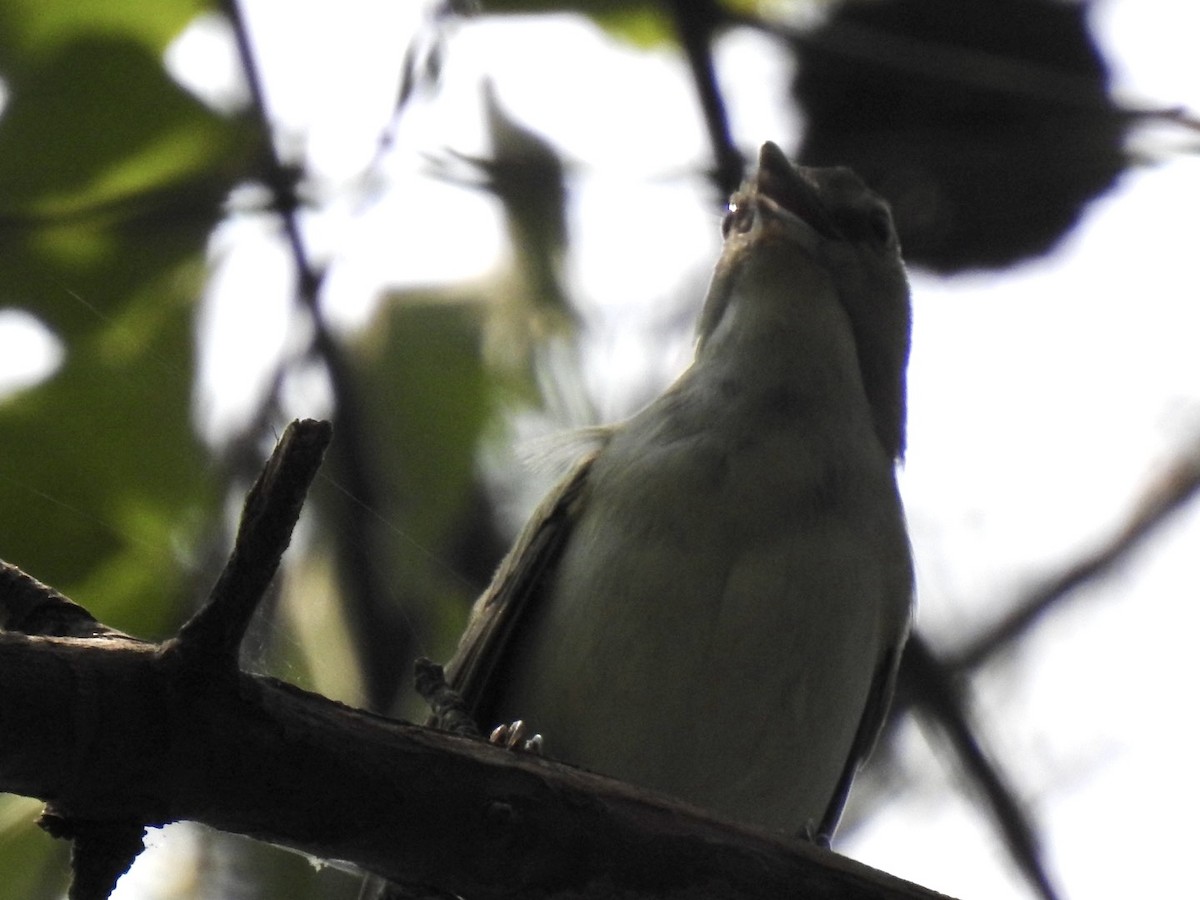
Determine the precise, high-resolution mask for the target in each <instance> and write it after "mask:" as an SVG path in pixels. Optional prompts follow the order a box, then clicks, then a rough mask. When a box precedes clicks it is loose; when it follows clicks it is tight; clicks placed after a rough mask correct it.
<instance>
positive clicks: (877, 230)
mask: <svg viewBox="0 0 1200 900" xmlns="http://www.w3.org/2000/svg"><path fill="white" fill-rule="evenodd" d="M867 227H868V228H869V229H870V232H871V236H872V237H873V238H875V240H877V241H879V243H881V244H886V243H888V241H890V240H891V239H892V217H891V216H890V215H889V214H888V211H887V210H886V209H884V208H883V207H882V206H876V207H875V208H874V209H872V210H871V212H870V213H869V214H868V215H867Z"/></svg>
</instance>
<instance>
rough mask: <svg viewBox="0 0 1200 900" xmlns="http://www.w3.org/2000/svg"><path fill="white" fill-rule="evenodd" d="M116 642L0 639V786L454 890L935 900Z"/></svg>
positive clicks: (438, 739)
mask: <svg viewBox="0 0 1200 900" xmlns="http://www.w3.org/2000/svg"><path fill="white" fill-rule="evenodd" d="M189 669H190V667H188V666H185V665H181V663H180V660H179V658H178V656H176V655H175V654H164V653H162V652H161V649H160V648H159V647H158V646H156V645H152V644H146V643H141V642H137V641H132V640H126V641H119V640H116V639H113V638H106V639H102V640H81V639H75V638H47V637H29V636H26V635H19V634H7V633H5V634H0V721H3V722H4V723H5V727H4V728H3V729H0V789H3V790H5V791H11V792H15V793H21V794H26V795H29V796H35V797H40V798H42V799H45V800H48V801H51V802H53V804H54V808H55V810H56V812H57V813H58V814H59V815H62V816H66V817H69V818H70V819H72V820H75V821H110V822H114V821H115V822H130V821H137V822H146V823H149V824H159V823H164V822H169V821H174V820H177V819H190V820H194V821H199V822H204V823H207V824H209V825H212V826H213V827H216V828H219V829H222V830H225V831H231V832H237V833H240V834H245V835H249V836H251V837H255V838H258V839H260V840H264V841H269V842H272V843H276V844H281V845H284V846H287V847H292V848H295V849H298V850H301V851H303V852H305V853H309V854H313V855H315V856H318V857H321V858H326V859H337V860H346V861H350V862H353V863H355V864H356V865H359V866H362V867H365V868H367V869H369V870H371V871H373V872H376V873H378V874H380V875H383V876H385V877H387V878H389V879H392V880H397V881H401V882H407V883H413V884H423V885H435V886H437V887H438V888H439V889H441V890H449V891H452V892H454V893H456V894H459V895H460V896H464V897H471V898H475V897H503V896H513V895H517V894H525V893H528V892H545V893H547V894H554V893H561V892H568V891H569V892H572V893H573V894H574V895H576V896H609V897H611V896H614V895H620V896H623V897H634V896H647V897H649V896H664V895H675V896H684V895H686V896H692V897H706V896H714V897H715V896H721V897H724V898H741V897H745V898H750V897H779V896H792V897H814V898H816V897H820V898H850V897H855V898H897V897H904V898H933V897H936V896H937V895H935V894H932V893H931V892H928V891H924V890H922V889H920V888H918V887H915V886H913V885H909V884H906V883H904V882H901V881H899V880H898V879H895V878H892V877H890V876H887V875H884V874H882V873H879V872H875V871H873V870H871V869H868V868H866V867H865V866H861V865H859V864H856V863H854V862H852V861H850V860H847V859H844V858H842V857H839V856H836V855H835V854H832V853H828V852H826V851H822V850H819V849H817V848H815V847H811V846H809V845H807V844H802V843H799V842H793V841H787V840H783V839H781V838H776V837H771V836H767V835H763V834H759V833H755V832H752V831H750V830H746V829H741V828H738V827H736V826H732V825H728V824H725V823H722V822H720V821H718V820H715V819H713V818H711V817H709V816H707V815H706V814H704V813H702V812H700V811H698V810H694V809H691V808H687V807H683V806H677V805H672V804H670V803H667V802H664V801H662V800H660V799H657V798H654V797H652V796H650V795H648V794H645V793H643V792H640V791H638V790H636V789H634V788H632V787H629V786H627V785H624V784H622V783H619V782H616V781H613V780H611V779H608V778H604V777H601V776H598V775H592V774H588V773H585V772H582V771H579V770H576V769H572V768H570V767H567V766H563V765H559V764H556V763H553V762H550V761H548V760H544V759H540V758H537V757H532V756H529V755H525V754H515V753H509V752H505V751H502V750H499V749H497V748H494V747H492V746H490V745H488V744H486V743H482V742H479V741H472V740H466V739H463V738H458V737H454V736H452V735H447V734H444V733H441V732H436V731H432V730H430V729H425V728H420V727H417V726H414V725H408V724H404V723H400V722H396V721H392V720H388V719H384V718H382V717H379V716H374V715H371V714H368V713H364V712H360V711H357V710H353V709H350V708H348V707H345V706H343V705H341V704H338V703H335V702H332V701H330V700H327V699H325V698H322V697H319V696H317V695H315V694H310V693H306V692H304V691H301V690H298V689H296V688H294V687H290V686H288V685H286V684H282V683H279V682H277V681H274V680H272V679H268V678H263V677H259V676H252V675H247V674H244V673H239V674H238V675H237V676H236V677H235V678H230V679H226V678H221V679H214V680H207V681H205V680H197V679H195V678H193V677H190V673H189Z"/></svg>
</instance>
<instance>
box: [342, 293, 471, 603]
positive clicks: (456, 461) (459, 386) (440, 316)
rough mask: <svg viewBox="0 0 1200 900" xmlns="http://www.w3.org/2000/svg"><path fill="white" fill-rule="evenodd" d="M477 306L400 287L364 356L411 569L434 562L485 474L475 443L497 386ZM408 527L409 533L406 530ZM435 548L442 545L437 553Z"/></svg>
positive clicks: (378, 463) (379, 467)
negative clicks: (480, 472) (478, 473)
mask: <svg viewBox="0 0 1200 900" xmlns="http://www.w3.org/2000/svg"><path fill="white" fill-rule="evenodd" d="M480 344H481V334H480V325H479V315H478V312H477V311H476V310H475V309H474V308H473V307H471V306H466V305H458V304H453V303H442V302H427V301H423V300H422V299H421V298H419V297H414V296H412V295H401V296H399V297H396V298H395V299H394V300H393V302H392V303H390V304H389V305H388V306H386V307H385V308H384V309H383V310H382V311H381V313H380V316H379V318H378V319H377V321H376V324H375V325H374V327H373V328H372V329H371V331H370V334H369V335H368V336H367V337H366V338H365V339H364V341H363V342H362V344H361V345H360V347H359V352H358V353H357V354H356V357H355V364H356V369H357V372H358V381H357V383H358V385H359V387H360V395H361V396H362V397H363V398H364V400H365V401H366V402H367V403H368V404H370V406H369V407H368V408H367V410H366V414H367V416H368V418H369V422H370V434H371V435H372V436H373V438H374V440H373V443H374V444H375V446H377V447H378V448H379V449H380V451H381V452H380V453H378V455H377V458H376V459H375V460H374V463H375V465H374V469H375V471H376V472H377V473H378V475H379V477H380V479H381V481H380V484H381V488H382V495H381V499H383V501H384V503H385V504H386V506H385V508H384V509H382V510H379V512H381V513H382V514H383V515H384V517H385V518H386V519H387V520H389V521H391V522H394V523H402V527H403V529H404V534H403V535H400V536H396V535H392V536H391V537H390V541H391V543H392V544H393V550H392V553H393V555H402V556H404V557H407V561H406V562H405V563H404V564H403V565H401V568H402V569H405V570H408V571H410V572H411V571H412V570H414V569H417V570H423V569H427V568H430V567H432V568H433V569H435V570H437V571H436V577H435V578H434V579H433V580H434V581H440V580H442V579H443V578H444V577H445V576H446V574H447V573H446V572H445V571H444V570H443V569H444V562H443V561H441V560H439V559H438V558H436V548H437V547H439V546H441V545H442V544H443V543H444V541H445V539H446V537H447V532H448V531H449V530H450V529H452V528H453V527H455V526H456V525H457V523H458V519H459V516H460V514H461V511H462V509H463V507H464V505H466V504H467V502H468V500H469V497H470V493H471V490H472V488H473V486H474V483H475V453H476V450H477V448H478V445H479V442H480V439H481V435H482V433H483V430H484V428H485V427H486V425H487V423H488V421H489V420H490V417H491V413H492V402H491V393H492V387H491V383H490V380H489V377H488V374H487V372H486V371H485V368H484V363H483V359H482V355H481V349H480ZM397 537H399V540H397ZM431 553H432V554H433V555H432V556H431Z"/></svg>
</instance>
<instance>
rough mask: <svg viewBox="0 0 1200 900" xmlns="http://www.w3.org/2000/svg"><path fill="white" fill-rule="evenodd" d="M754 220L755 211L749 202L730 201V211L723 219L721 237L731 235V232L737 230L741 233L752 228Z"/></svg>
mask: <svg viewBox="0 0 1200 900" xmlns="http://www.w3.org/2000/svg"><path fill="white" fill-rule="evenodd" d="M753 222H754V212H753V210H752V208H751V207H750V206H749V205H748V204H738V203H730V204H729V211H728V212H726V213H725V218H724V219H722V220H721V237H724V238H727V237H729V232H730V231H733V230H735V229H736V230H737V232H738V233H739V234H741V233H744V232H747V231H749V230H750V226H751V225H752V224H753Z"/></svg>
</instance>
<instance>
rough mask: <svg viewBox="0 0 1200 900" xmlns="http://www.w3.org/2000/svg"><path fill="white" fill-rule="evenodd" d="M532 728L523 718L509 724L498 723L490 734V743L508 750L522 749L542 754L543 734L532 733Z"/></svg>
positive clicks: (525, 751)
mask: <svg viewBox="0 0 1200 900" xmlns="http://www.w3.org/2000/svg"><path fill="white" fill-rule="evenodd" d="M529 732H530V728H529V726H528V725H526V724H525V723H524V722H523V721H522V720H520V719H517V720H516V721H515V722H511V723H509V724H507V725H497V726H496V728H495V729H494V730H493V731H492V733H491V734H490V735H489V736H488V743H489V744H495V745H496V746H497V747H504V748H505V749H506V750H520V751H522V752H524V753H533V754H536V755H537V756H541V755H542V736H541V735H540V734H534V735H530V734H529Z"/></svg>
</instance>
